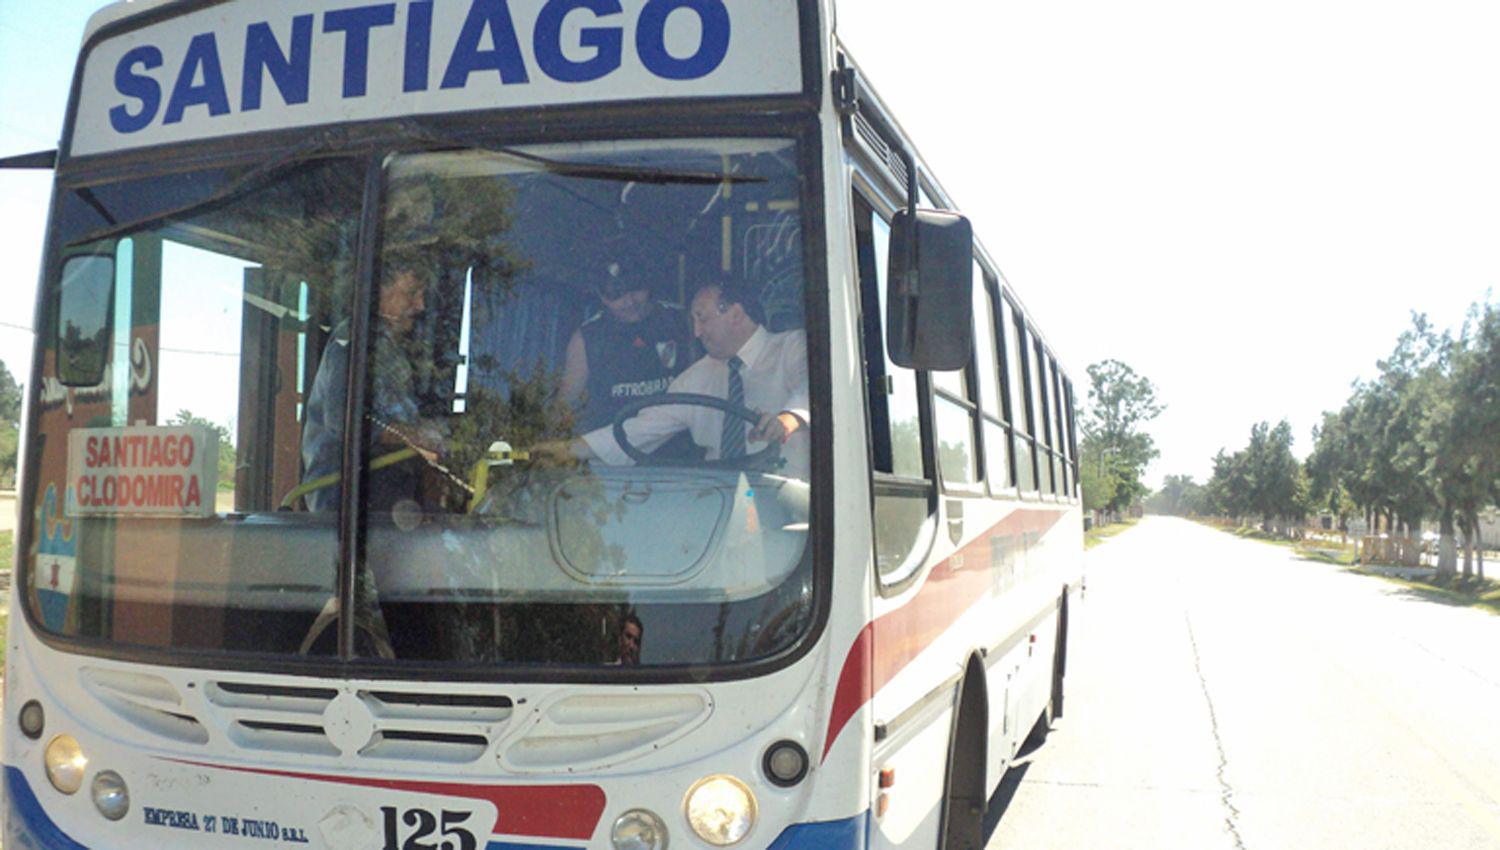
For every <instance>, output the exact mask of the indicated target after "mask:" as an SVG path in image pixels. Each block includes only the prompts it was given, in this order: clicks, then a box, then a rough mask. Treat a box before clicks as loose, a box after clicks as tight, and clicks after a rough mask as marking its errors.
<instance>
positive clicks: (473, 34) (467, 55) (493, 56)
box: [443, 0, 530, 89]
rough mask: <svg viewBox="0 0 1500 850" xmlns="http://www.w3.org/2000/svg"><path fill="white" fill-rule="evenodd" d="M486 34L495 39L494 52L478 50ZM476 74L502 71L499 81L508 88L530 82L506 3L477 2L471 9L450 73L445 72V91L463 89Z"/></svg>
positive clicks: (449, 64)
mask: <svg viewBox="0 0 1500 850" xmlns="http://www.w3.org/2000/svg"><path fill="white" fill-rule="evenodd" d="M486 31H488V32H489V34H490V37H491V38H493V39H494V42H495V48H494V49H493V50H480V49H479V42H480V41H481V40H483V38H484V34H485V32H486ZM475 71H499V72H500V82H502V83H505V84H506V85H510V84H511V83H525V82H530V78H529V77H528V76H527V75H526V62H525V60H524V59H522V58H521V45H520V43H519V42H518V41H517V40H516V28H515V25H514V24H512V23H511V19H510V7H509V6H508V5H507V4H506V2H505V0H474V5H472V6H470V7H469V16H468V17H467V18H465V19H464V27H463V30H462V31H460V32H459V34H458V44H457V46H455V47H454V48H453V58H451V59H449V60H448V70H447V71H445V72H444V73H443V88H445V89H461V88H463V87H464V86H466V85H468V84H469V75H470V74H472V73H474V72H475Z"/></svg>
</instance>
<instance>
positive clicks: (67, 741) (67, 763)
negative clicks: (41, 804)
mask: <svg viewBox="0 0 1500 850" xmlns="http://www.w3.org/2000/svg"><path fill="white" fill-rule="evenodd" d="M43 758H44V763H45V764H46V766H47V781H49V782H51V783H52V787H53V788H56V789H57V790H59V791H61V792H63V793H64V794H77V793H78V789H79V788H82V787H83V774H84V773H85V772H86V771H87V770H88V768H89V759H88V756H86V755H84V754H83V748H82V747H80V746H78V742H77V741H75V740H73V736H72V735H58V736H57V737H56V738H53V739H52V740H51V741H50V742H48V744H47V751H46V753H45V754H44V756H43Z"/></svg>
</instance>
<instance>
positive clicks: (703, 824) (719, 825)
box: [685, 775, 757, 847]
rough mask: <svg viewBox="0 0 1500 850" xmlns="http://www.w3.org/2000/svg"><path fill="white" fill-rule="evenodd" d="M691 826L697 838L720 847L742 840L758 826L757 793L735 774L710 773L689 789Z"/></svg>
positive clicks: (688, 808) (688, 799) (689, 822)
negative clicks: (735, 776) (756, 824)
mask: <svg viewBox="0 0 1500 850" xmlns="http://www.w3.org/2000/svg"><path fill="white" fill-rule="evenodd" d="M685 808H686V814H687V822H688V825H689V826H691V827H692V828H693V832H696V833H697V834H698V837H699V838H701V839H703V840H704V841H707V842H708V843H709V844H713V845H716V846H719V847H727V846H729V845H731V844H734V843H736V842H739V841H741V840H743V839H744V837H745V836H747V835H749V834H750V830H752V829H754V828H755V819H756V815H757V812H756V806H755V794H754V793H752V792H751V791H750V788H749V787H748V786H747V785H745V783H743V782H741V781H739V780H738V779H735V778H734V777H733V776H723V775H720V776H709V777H705V778H703V779H700V780H698V783H697V784H696V785H694V786H693V787H692V789H691V790H689V791H688V795H687V805H686V807H685Z"/></svg>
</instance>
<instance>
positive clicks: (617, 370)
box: [562, 263, 692, 431]
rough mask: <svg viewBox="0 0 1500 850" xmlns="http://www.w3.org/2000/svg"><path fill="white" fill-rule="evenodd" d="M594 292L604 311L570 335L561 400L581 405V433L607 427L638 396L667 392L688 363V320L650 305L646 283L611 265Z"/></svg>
mask: <svg viewBox="0 0 1500 850" xmlns="http://www.w3.org/2000/svg"><path fill="white" fill-rule="evenodd" d="M595 291H596V292H597V293H598V295H599V300H600V302H601V303H602V304H603V306H604V309H603V310H601V311H600V312H598V313H595V314H594V315H593V316H590V317H589V318H588V319H587V320H586V321H585V322H584V323H583V324H582V325H581V326H580V327H579V328H578V330H577V331H575V332H574V333H573V338H572V339H571V340H570V341H569V342H568V354H567V360H566V361H565V363H564V366H563V377H562V390H563V397H564V398H565V399H567V400H568V401H569V402H571V403H573V404H575V405H578V404H580V403H581V404H582V414H581V416H580V418H579V424H580V425H581V426H582V430H584V431H592V430H594V429H595V428H602V427H604V426H605V425H608V424H610V423H611V422H613V421H614V416H615V413H616V412H617V411H619V410H620V408H622V407H624V406H625V405H626V404H629V403H630V402H632V401H635V400H636V399H638V398H643V397H645V396H653V395H657V394H658V393H664V392H666V391H667V386H668V385H669V384H671V383H672V379H673V378H675V377H677V375H678V373H680V372H682V370H683V369H685V368H687V365H688V363H689V362H690V361H691V359H692V354H691V345H692V336H691V334H690V333H689V328H688V320H687V317H686V316H685V315H684V314H683V311H682V310H680V309H679V308H677V307H673V306H671V305H669V304H664V303H661V302H659V301H653V300H652V299H651V286H650V284H649V283H647V282H645V281H642V280H637V279H635V278H633V277H630V276H628V275H626V274H625V272H624V271H622V269H621V268H620V266H619V264H617V263H611V264H610V265H609V267H608V268H607V269H605V273H604V275H603V277H602V279H601V280H600V281H599V283H598V285H597V286H596V287H595Z"/></svg>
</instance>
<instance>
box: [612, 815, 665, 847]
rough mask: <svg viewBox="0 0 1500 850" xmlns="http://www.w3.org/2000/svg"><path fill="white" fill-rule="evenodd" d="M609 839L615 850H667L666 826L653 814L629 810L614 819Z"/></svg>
mask: <svg viewBox="0 0 1500 850" xmlns="http://www.w3.org/2000/svg"><path fill="white" fill-rule="evenodd" d="M609 839H610V841H611V842H612V843H613V844H614V845H615V850H667V825H666V824H664V823H662V822H661V818H659V817H657V816H656V814H655V813H653V812H648V811H646V810H645V809H631V810H630V811H628V812H626V813H625V814H623V815H620V816H619V817H618V818H616V819H615V828H614V830H613V831H612V832H611V833H610V836H609Z"/></svg>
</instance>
